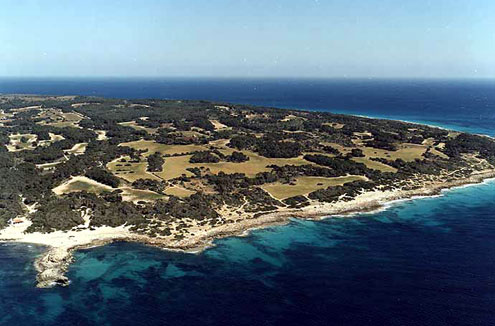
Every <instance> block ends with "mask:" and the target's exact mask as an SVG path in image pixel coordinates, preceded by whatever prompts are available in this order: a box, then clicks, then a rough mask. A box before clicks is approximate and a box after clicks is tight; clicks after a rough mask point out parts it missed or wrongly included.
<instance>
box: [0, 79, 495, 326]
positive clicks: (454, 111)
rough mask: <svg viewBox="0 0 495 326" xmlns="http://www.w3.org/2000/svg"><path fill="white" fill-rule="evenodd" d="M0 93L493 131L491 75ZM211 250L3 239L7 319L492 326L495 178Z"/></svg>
mask: <svg viewBox="0 0 495 326" xmlns="http://www.w3.org/2000/svg"><path fill="white" fill-rule="evenodd" d="M0 92H3V93H37V94H81V95H101V96H110V97H125V98H145V97H155V98H194V99H209V100H221V101H227V102H235V103H249V104H260V105H271V106H278V107H291V108H304V109H312V110H325V111H326V110H328V111H334V112H345V113H353V114H360V115H369V116H375V117H387V118H394V119H404V120H410V121H421V122H424V123H429V124H436V125H439V126H448V127H450V128H455V129H458V130H466V131H471V132H476V133H483V134H489V135H495V82H494V81H422V80H413V81H406V80H400V81H393V80H378V81H373V80H206V79H200V80H193V79H173V80H159V79H155V80H144V79H134V80H111V79H99V80H90V79H84V80H83V79H78V80H56V79H51V80H26V79H25V80H15V79H7V80H6V79H3V80H0ZM215 244H216V246H215V247H213V248H211V249H208V250H206V251H204V252H203V253H201V254H183V253H176V252H167V251H163V250H160V249H156V248H150V247H146V246H143V245H138V244H129V243H114V244H111V245H107V246H104V247H99V248H94V249H90V250H81V251H78V252H77V253H76V255H75V263H74V264H73V265H71V268H70V270H69V272H68V276H69V278H70V279H71V280H72V283H71V285H70V286H69V287H67V288H53V289H37V288H35V287H34V284H35V276H36V275H35V271H34V268H33V265H32V263H33V260H34V259H35V257H36V256H37V255H39V254H40V253H41V252H42V250H43V248H41V247H37V246H31V245H22V244H0V325H2V326H4V325H6V326H10V325H146V326H152V325H174V326H180V325H195V326H198V325H215V326H216V325H325V326H326V325H360V326H361V325H431V326H439V325H466V326H467V325H469V326H471V325H495V182H494V181H492V182H487V183H485V184H481V185H476V186H471V187H464V188H457V189H453V190H450V191H447V192H445V193H444V194H443V195H442V196H440V197H435V198H423V199H415V200H411V201H402V202H397V203H395V204H392V205H391V206H390V207H389V208H388V209H386V210H383V211H380V212H375V213H369V214H360V215H357V216H354V217H352V218H341V217H334V218H328V219H325V220H322V221H317V222H313V221H301V220H295V219H294V220H293V221H291V222H290V223H289V224H288V225H285V226H277V227H271V228H267V229H261V230H255V231H253V232H251V233H250V234H249V235H248V236H246V237H232V238H227V239H222V240H218V241H216V242H215Z"/></svg>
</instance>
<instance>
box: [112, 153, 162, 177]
mask: <svg viewBox="0 0 495 326" xmlns="http://www.w3.org/2000/svg"><path fill="white" fill-rule="evenodd" d="M121 159H124V160H125V161H126V162H121ZM130 160H131V158H130V157H129V156H124V157H121V158H118V159H116V160H113V161H111V162H109V163H108V164H107V169H108V170H110V172H112V173H113V174H115V175H116V176H118V177H120V178H122V179H124V180H126V181H128V182H134V181H136V180H137V179H151V180H160V178H158V177H156V176H154V175H153V174H152V173H149V172H146V168H147V166H148V163H147V162H146V161H140V162H139V163H131V162H129V161H130Z"/></svg>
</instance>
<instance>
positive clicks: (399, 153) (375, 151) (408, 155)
mask: <svg viewBox="0 0 495 326" xmlns="http://www.w3.org/2000/svg"><path fill="white" fill-rule="evenodd" d="M322 144H323V145H328V146H332V147H333V148H335V149H337V150H338V151H339V152H341V153H342V154H343V155H346V154H347V153H350V152H351V150H352V147H345V146H342V145H339V144H335V143H322ZM356 148H359V149H360V150H362V151H363V154H364V155H365V156H366V157H367V158H371V157H377V158H385V159H387V160H392V161H395V160H396V159H399V158H400V159H402V160H404V161H406V162H411V161H414V160H415V159H420V160H421V159H423V156H422V155H423V154H424V153H425V152H426V149H427V146H425V145H419V144H408V143H406V144H399V145H398V149H397V150H396V151H389V150H386V149H380V148H373V147H365V146H357V147H356Z"/></svg>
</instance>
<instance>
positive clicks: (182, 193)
mask: <svg viewBox="0 0 495 326" xmlns="http://www.w3.org/2000/svg"><path fill="white" fill-rule="evenodd" d="M164 193H165V194H167V195H171V196H177V197H182V198H184V197H189V196H191V195H192V194H194V191H191V190H188V189H185V188H182V187H179V186H173V187H168V188H167V189H165V191H164Z"/></svg>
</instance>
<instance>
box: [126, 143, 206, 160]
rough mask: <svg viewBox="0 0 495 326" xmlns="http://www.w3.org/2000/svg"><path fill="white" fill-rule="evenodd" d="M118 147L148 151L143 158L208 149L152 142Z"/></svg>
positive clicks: (199, 146)
mask: <svg viewBox="0 0 495 326" xmlns="http://www.w3.org/2000/svg"><path fill="white" fill-rule="evenodd" d="M119 146H128V147H131V148H134V149H136V150H146V149H147V150H148V152H146V153H145V154H144V156H148V155H151V154H153V153H155V152H160V153H162V154H169V155H171V154H181V153H190V152H194V151H204V150H207V149H208V148H207V147H206V146H203V145H165V144H159V143H156V142H154V141H152V140H137V141H133V142H128V143H122V144H120V145H119Z"/></svg>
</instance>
